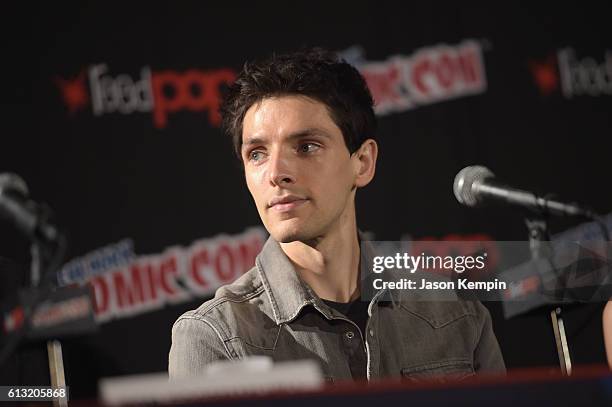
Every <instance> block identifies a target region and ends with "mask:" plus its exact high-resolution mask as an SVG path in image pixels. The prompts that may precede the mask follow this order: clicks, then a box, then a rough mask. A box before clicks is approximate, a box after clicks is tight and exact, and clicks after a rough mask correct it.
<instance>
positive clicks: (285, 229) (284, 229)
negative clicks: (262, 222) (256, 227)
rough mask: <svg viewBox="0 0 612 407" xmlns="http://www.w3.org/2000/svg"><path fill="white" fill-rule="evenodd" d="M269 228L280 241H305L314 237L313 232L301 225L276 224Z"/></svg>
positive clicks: (275, 238)
mask: <svg viewBox="0 0 612 407" xmlns="http://www.w3.org/2000/svg"><path fill="white" fill-rule="evenodd" d="M271 229H272V230H270V229H268V232H269V233H270V236H272V238H273V239H274V240H276V241H277V242H279V243H291V242H296V241H300V242H305V241H308V240H310V239H312V236H311V233H309V232H308V231H307V230H305V228H304V227H302V226H301V225H276V227H274V228H271Z"/></svg>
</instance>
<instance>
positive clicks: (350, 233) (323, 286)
mask: <svg viewBox="0 0 612 407" xmlns="http://www.w3.org/2000/svg"><path fill="white" fill-rule="evenodd" d="M280 245H281V248H282V250H283V251H284V252H285V254H286V255H287V257H289V259H290V260H291V261H292V263H293V264H294V266H295V269H296V272H297V273H298V274H299V276H300V277H301V278H302V280H303V281H304V282H305V283H306V284H308V285H309V286H310V288H312V289H313V290H314V292H315V293H316V294H317V295H318V296H319V297H320V298H322V299H324V300H331V301H336V302H349V301H352V300H354V299H356V298H357V297H358V296H359V284H358V281H359V256H360V250H359V240H358V238H357V225H356V222H355V218H354V216H353V218H352V222H348V223H347V224H345V225H341V226H339V227H337V228H336V229H333V230H331V231H330V232H329V233H327V234H326V235H325V236H321V237H319V238H317V239H316V241H314V242H309V244H306V243H304V242H299V241H298V242H291V243H281V244H280Z"/></svg>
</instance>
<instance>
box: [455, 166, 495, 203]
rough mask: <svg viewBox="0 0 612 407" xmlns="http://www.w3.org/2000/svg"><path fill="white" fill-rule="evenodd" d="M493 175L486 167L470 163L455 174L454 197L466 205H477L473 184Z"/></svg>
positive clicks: (477, 200)
mask: <svg viewBox="0 0 612 407" xmlns="http://www.w3.org/2000/svg"><path fill="white" fill-rule="evenodd" d="M494 177H495V175H494V174H493V172H491V170H489V169H488V168H487V167H483V166H481V165H471V166H469V167H465V168H464V169H462V170H461V171H459V172H458V173H457V175H456V176H455V182H454V183H453V192H454V193H455V198H457V200H458V201H459V202H460V203H462V204H463V205H466V206H477V205H478V203H479V197H478V195H477V194H476V193H475V192H474V189H473V187H474V185H475V184H478V183H480V182H482V181H484V180H485V179H487V178H494Z"/></svg>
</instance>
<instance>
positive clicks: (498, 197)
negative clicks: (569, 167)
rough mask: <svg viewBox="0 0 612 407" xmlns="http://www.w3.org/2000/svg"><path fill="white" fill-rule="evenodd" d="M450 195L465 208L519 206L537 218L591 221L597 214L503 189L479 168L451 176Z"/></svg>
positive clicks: (577, 207)
mask: <svg viewBox="0 0 612 407" xmlns="http://www.w3.org/2000/svg"><path fill="white" fill-rule="evenodd" d="M453 192H454V193H455V197H456V198H457V200H458V201H459V202H460V203H462V204H463V205H465V206H471V207H474V206H480V205H481V204H483V203H485V202H487V201H501V202H503V203H505V204H508V205H512V206H521V207H523V208H526V209H529V210H530V211H532V212H536V213H539V214H550V215H561V216H584V217H587V218H591V219H595V218H597V214H595V213H594V212H593V211H591V210H589V209H587V208H584V207H581V206H579V205H577V204H575V203H565V202H560V201H556V200H553V199H548V198H544V197H541V196H538V195H537V194H535V193H533V192H530V191H525V190H522V189H517V188H513V187H509V186H507V185H504V184H502V183H500V182H499V181H497V180H496V178H495V175H494V174H493V172H491V170H489V169H488V168H486V167H483V166H480V165H473V166H469V167H465V168H464V169H462V170H461V171H459V172H458V173H457V175H456V176H455V182H454V183H453Z"/></svg>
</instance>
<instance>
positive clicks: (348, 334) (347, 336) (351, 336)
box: [344, 331, 355, 339]
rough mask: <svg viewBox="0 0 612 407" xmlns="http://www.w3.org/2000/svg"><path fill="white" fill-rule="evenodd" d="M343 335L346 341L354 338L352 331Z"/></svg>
mask: <svg viewBox="0 0 612 407" xmlns="http://www.w3.org/2000/svg"><path fill="white" fill-rule="evenodd" d="M344 335H346V338H347V339H353V338H354V337H355V334H354V333H353V331H348V332H347V333H345V334H344Z"/></svg>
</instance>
